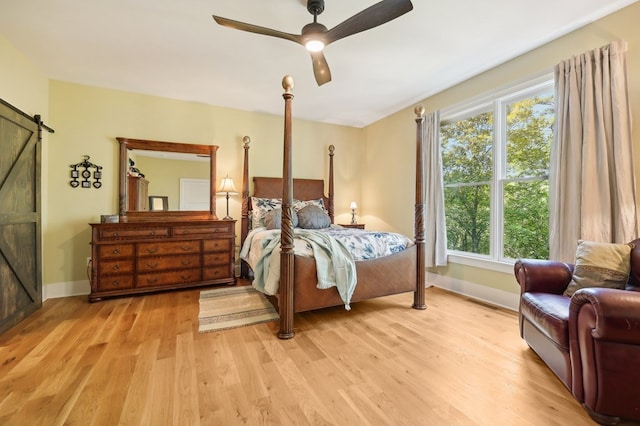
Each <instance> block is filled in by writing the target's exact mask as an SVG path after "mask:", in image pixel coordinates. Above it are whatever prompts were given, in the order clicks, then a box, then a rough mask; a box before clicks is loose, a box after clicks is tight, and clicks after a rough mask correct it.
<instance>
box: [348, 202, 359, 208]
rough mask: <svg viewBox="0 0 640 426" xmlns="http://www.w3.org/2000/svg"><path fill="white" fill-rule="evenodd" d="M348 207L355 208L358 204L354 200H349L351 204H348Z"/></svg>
mask: <svg viewBox="0 0 640 426" xmlns="http://www.w3.org/2000/svg"><path fill="white" fill-rule="evenodd" d="M349 208H350V209H357V208H358V205H357V204H356V202H355V201H352V202H351V204H350V205H349Z"/></svg>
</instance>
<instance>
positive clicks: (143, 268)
mask: <svg viewBox="0 0 640 426" xmlns="http://www.w3.org/2000/svg"><path fill="white" fill-rule="evenodd" d="M199 267H200V256H199V255H197V254H194V255H187V256H165V257H145V258H140V259H138V262H137V270H138V273H142V272H153V271H162V270H166V269H185V268H199Z"/></svg>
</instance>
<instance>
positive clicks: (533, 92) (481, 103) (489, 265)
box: [440, 73, 554, 273]
mask: <svg viewBox="0 0 640 426" xmlns="http://www.w3.org/2000/svg"><path fill="white" fill-rule="evenodd" d="M553 88H554V79H553V74H552V73H545V74H543V75H541V76H538V77H535V78H532V79H529V80H527V81H524V82H521V83H517V84H514V85H511V86H508V87H504V88H502V89H498V90H496V91H493V92H491V93H488V94H485V95H482V96H479V97H476V98H472V99H470V100H467V101H465V102H462V103H460V104H457V105H455V106H453V107H450V108H446V109H443V110H441V111H440V122H441V123H442V122H451V121H457V120H461V119H464V118H466V117H472V116H474V115H477V114H480V113H483V112H491V113H492V114H493V126H494V130H493V132H492V137H493V174H492V175H493V178H492V181H491V184H490V194H491V195H490V196H491V200H490V208H491V218H490V220H491V229H490V232H489V238H490V250H489V254H488V255H483V254H477V253H471V252H462V251H458V250H449V249H448V250H447V255H448V260H449V262H451V263H459V264H463V265H468V266H474V267H477V268H482V269H489V270H493V271H498V272H505V273H513V263H514V259H509V258H505V257H504V241H503V240H504V239H503V235H504V223H503V220H502V219H503V216H504V214H503V202H504V201H503V198H504V197H503V194H504V184H505V183H507V182H513V181H524V180H538V179H540V178H524V179H523V178H519V179H506V170H507V161H506V138H507V135H506V132H507V129H506V123H504V122H503V121H504V117H505V116H506V108H507V105H508V104H510V103H512V102H516V101H518V100H521V99H526V98H530V97H534V96H538V95H541V94H544V93H548V92H549V91H553ZM446 207H447V206H446V205H445V209H446Z"/></svg>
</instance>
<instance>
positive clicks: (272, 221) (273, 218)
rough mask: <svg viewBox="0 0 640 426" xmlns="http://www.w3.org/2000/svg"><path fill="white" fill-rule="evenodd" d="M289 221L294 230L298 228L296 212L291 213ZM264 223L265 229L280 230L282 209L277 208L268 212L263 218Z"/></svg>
mask: <svg viewBox="0 0 640 426" xmlns="http://www.w3.org/2000/svg"><path fill="white" fill-rule="evenodd" d="M291 221H292V222H293V227H294V228H295V227H297V226H298V215H297V214H296V212H292V215H291ZM264 223H265V225H266V226H267V229H280V228H281V227H282V209H281V208H279V207H278V208H277V209H273V210H270V211H269V212H268V213H267V214H266V216H265V217H264Z"/></svg>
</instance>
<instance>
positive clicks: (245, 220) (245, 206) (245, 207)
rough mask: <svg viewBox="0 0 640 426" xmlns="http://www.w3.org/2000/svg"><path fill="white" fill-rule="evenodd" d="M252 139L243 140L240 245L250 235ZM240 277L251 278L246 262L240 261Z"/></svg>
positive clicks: (246, 137)
mask: <svg viewBox="0 0 640 426" xmlns="http://www.w3.org/2000/svg"><path fill="white" fill-rule="evenodd" d="M250 144H251V138H250V137H249V136H245V137H244V138H242V147H243V148H244V165H243V169H242V170H243V173H242V219H241V220H240V223H241V228H240V244H243V243H244V240H246V239H247V234H248V233H249V145H250ZM240 277H242V278H248V277H249V265H247V263H246V262H245V261H244V260H240Z"/></svg>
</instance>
